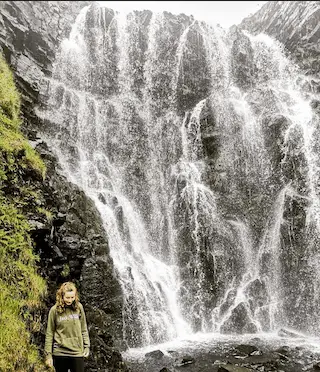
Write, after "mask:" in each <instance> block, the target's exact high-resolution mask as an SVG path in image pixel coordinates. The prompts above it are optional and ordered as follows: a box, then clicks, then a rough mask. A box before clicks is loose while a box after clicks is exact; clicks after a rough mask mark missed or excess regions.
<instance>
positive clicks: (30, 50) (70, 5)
mask: <svg viewBox="0 0 320 372" xmlns="http://www.w3.org/2000/svg"><path fill="white" fill-rule="evenodd" d="M88 4H89V2H86V1H78V2H71V1H2V2H1V4H0V25H1V30H0V45H1V48H2V50H3V53H4V55H5V57H6V60H7V62H8V63H9V64H10V66H11V68H12V69H13V71H14V72H15V78H16V83H17V86H18V87H19V89H20V91H21V93H22V95H23V96H22V98H23V102H22V103H23V109H24V110H23V113H24V115H27V116H30V115H31V116H32V115H33V114H32V107H33V105H34V104H35V103H36V102H37V99H38V94H39V88H40V82H41V80H42V78H43V77H44V76H50V74H51V68H52V63H53V61H54V57H55V52H56V49H57V48H58V46H59V44H60V42H61V40H62V39H63V38H64V37H66V35H68V33H69V32H70V29H71V25H72V23H73V22H74V20H75V17H76V16H77V14H78V13H79V10H80V9H81V8H82V7H84V6H86V5H88Z"/></svg>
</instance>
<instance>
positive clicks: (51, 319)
mask: <svg viewBox="0 0 320 372" xmlns="http://www.w3.org/2000/svg"><path fill="white" fill-rule="evenodd" d="M55 315H56V314H55V309H54V308H53V307H52V308H51V309H50V311H49V316H48V324H47V331H46V340H45V346H44V351H45V354H46V364H47V365H48V366H49V367H52V365H53V363H52V344H53V336H54V332H55Z"/></svg>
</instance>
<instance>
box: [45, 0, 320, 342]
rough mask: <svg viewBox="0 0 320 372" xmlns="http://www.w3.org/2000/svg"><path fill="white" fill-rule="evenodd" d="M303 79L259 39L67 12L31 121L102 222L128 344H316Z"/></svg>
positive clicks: (272, 45) (315, 176) (314, 223)
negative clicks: (285, 338) (213, 337)
mask: <svg viewBox="0 0 320 372" xmlns="http://www.w3.org/2000/svg"><path fill="white" fill-rule="evenodd" d="M303 79H304V78H303V76H301V75H299V72H298V70H297V69H296V68H295V67H294V66H293V65H292V63H291V62H289V60H288V59H287V58H286V57H285V56H284V53H283V51H282V49H281V46H280V45H278V44H277V43H276V42H275V41H274V40H272V39H270V38H268V37H266V36H264V35H259V36H254V37H253V36H251V35H248V34H246V33H244V32H240V31H237V32H235V33H233V32H231V31H230V32H229V33H227V32H225V31H224V30H222V29H220V28H219V27H216V28H214V27H211V26H208V25H206V24H204V23H199V22H197V21H194V20H191V19H189V18H188V17H184V16H181V17H180V18H177V17H175V16H172V15H168V14H165V13H163V14H152V13H151V12H132V13H129V14H126V15H121V14H116V15H115V14H114V13H113V12H112V11H110V10H108V9H106V8H103V7H100V6H99V5H97V4H95V5H92V6H90V7H86V8H84V9H83V10H82V12H81V13H80V14H79V16H78V18H77V21H76V23H75V25H74V26H73V28H72V31H71V34H70V37H69V39H67V40H65V41H64V42H63V43H62V45H61V50H60V53H58V55H57V58H56V62H55V65H54V70H53V75H52V78H50V79H49V80H48V89H49V93H48V94H49V97H50V99H49V100H48V102H47V107H46V109H45V110H43V109H42V110H40V109H39V110H38V115H39V117H41V118H42V119H43V120H44V121H45V122H46V131H45V133H43V137H44V138H45V140H46V142H47V143H48V144H49V145H50V146H51V148H52V150H53V151H54V152H55V153H56V154H57V156H58V158H59V161H60V164H61V165H62V168H63V171H64V172H65V174H66V175H67V177H68V179H70V180H71V181H72V182H74V183H76V184H77V185H79V186H80V187H81V188H83V189H84V191H85V192H86V193H87V195H88V196H89V197H91V198H92V199H93V200H94V201H95V203H96V206H97V208H98V210H99V211H100V213H101V216H102V218H103V221H104V225H105V229H106V231H107V235H108V239H109V246H110V254H111V256H112V258H113V260H114V265H115V267H116V269H117V272H118V275H119V278H120V282H121V285H122V289H123V294H124V307H123V337H124V340H125V341H126V342H127V344H128V346H137V345H148V344H154V343H158V342H162V341H167V340H171V339H174V338H176V337H183V336H186V335H188V334H191V333H192V332H221V333H238V334H243V333H254V332H270V331H275V330H277V329H278V328H280V327H292V328H295V329H297V330H300V331H304V332H309V333H313V332H315V331H317V330H319V329H318V328H317V329H315V328H314V325H315V323H316V322H317V320H318V315H317V311H316V309H317V307H318V305H319V293H320V288H319V287H320V278H319V277H318V275H317V269H318V266H317V264H316V263H315V262H318V261H316V260H319V253H318V251H317V244H318V241H317V235H318V233H319V227H320V226H319V215H320V208H319V195H318V191H317V185H318V183H319V171H318V166H319V156H318V153H319V151H318V148H317V142H316V136H317V126H318V125H319V118H318V117H317V116H316V113H315V112H314V111H313V110H312V107H311V106H310V102H311V101H312V99H313V93H311V92H307V91H304V90H303V89H302V88H301V86H302V85H301V84H300V83H298V81H301V80H303ZM310 283H312V284H310ZM307 285H309V286H310V287H309V288H308V289H306V288H307ZM294 288H295V290H296V291H297V293H296V294H294V293H293V289H294ZM307 315H308V316H307Z"/></svg>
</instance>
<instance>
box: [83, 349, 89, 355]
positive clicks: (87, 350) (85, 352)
mask: <svg viewBox="0 0 320 372" xmlns="http://www.w3.org/2000/svg"><path fill="white" fill-rule="evenodd" d="M88 356H89V348H88V347H85V348H84V352H83V357H84V358H88Z"/></svg>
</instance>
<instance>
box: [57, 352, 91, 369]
mask: <svg viewBox="0 0 320 372" xmlns="http://www.w3.org/2000/svg"><path fill="white" fill-rule="evenodd" d="M53 366H54V368H55V370H56V372H68V371H70V372H84V362H83V357H69V356H54V355H53Z"/></svg>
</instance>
